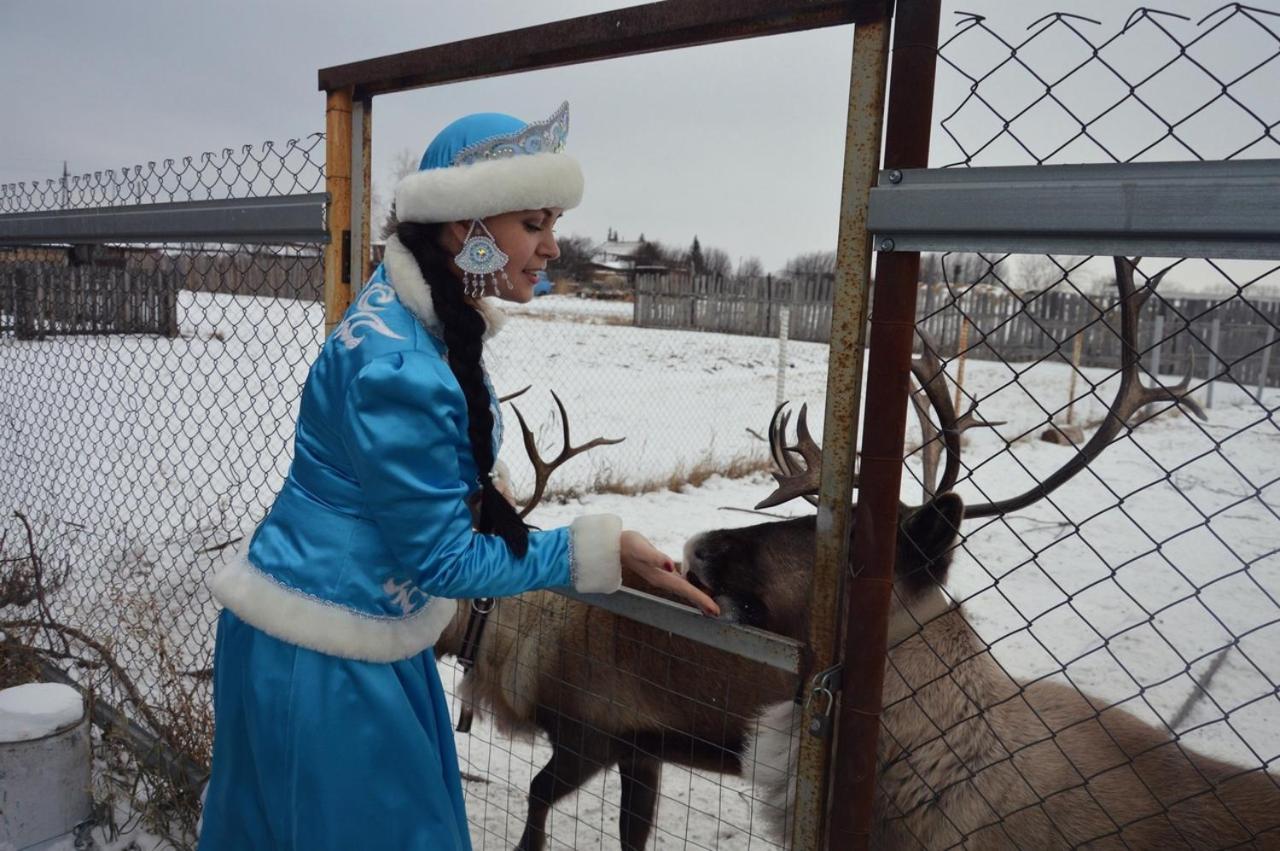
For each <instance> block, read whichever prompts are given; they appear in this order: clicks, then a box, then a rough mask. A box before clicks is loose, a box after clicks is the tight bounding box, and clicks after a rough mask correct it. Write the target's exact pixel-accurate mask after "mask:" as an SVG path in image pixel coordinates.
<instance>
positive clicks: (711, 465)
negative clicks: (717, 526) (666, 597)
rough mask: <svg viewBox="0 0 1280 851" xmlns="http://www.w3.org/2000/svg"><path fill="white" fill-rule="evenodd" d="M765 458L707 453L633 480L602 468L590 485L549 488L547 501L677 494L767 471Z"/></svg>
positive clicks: (751, 454)
mask: <svg viewBox="0 0 1280 851" xmlns="http://www.w3.org/2000/svg"><path fill="white" fill-rule="evenodd" d="M770 468H771V467H770V463H769V459H768V457H767V456H765V455H764V454H763V453H754V452H752V453H741V454H738V455H735V456H734V457H732V458H730V459H728V460H723V459H716V458H713V457H711V454H710V452H708V454H707V455H706V456H704V457H703V458H702V459H701V460H699V461H697V462H695V463H693V464H680V465H678V466H676V467H675V468H674V469H673V470H671V471H670V472H667V473H660V474H657V475H653V476H648V477H646V478H643V479H636V478H632V477H627V476H621V475H619V474H618V473H617V472H616V471H614V470H612V469H610V468H603V469H601V470H600V471H599V472H598V473H597V474H596V477H595V479H594V480H592V482H591V484H589V485H587V486H586V487H566V488H556V487H554V486H552V487H549V488H548V489H547V493H546V497H545V498H546V499H548V500H553V501H557V502H561V503H564V502H568V501H570V500H574V499H578V498H580V497H583V496H586V495H588V494H593V493H607V494H618V495H620V496H638V495H640V494H645V493H657V492H658V491H671V492H672V493H680V492H681V491H682V490H684V489H685V488H686V487H695V488H696V487H699V486H701V485H702V484H703V483H705V482H706V481H707V480H708V479H710V478H711V477H713V476H721V477H723V478H726V479H742V478H746V477H747V476H753V475H755V474H756V473H761V472H766V471H768V470H769V469H770Z"/></svg>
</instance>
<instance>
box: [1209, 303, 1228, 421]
mask: <svg viewBox="0 0 1280 851" xmlns="http://www.w3.org/2000/svg"><path fill="white" fill-rule="evenodd" d="M1221 347H1222V317H1220V316H1215V317H1213V324H1212V325H1210V326H1209V389H1208V390H1207V391H1206V393H1205V399H1204V406H1205V407H1206V408H1212V407H1213V388H1214V386H1215V385H1216V384H1217V383H1218V378H1219V377H1220V376H1221V375H1222V374H1223V372H1224V371H1225V370H1224V368H1225V366H1226V364H1224V363H1223V362H1222V358H1220V357H1218V352H1220V351H1221V350H1222V348H1221Z"/></svg>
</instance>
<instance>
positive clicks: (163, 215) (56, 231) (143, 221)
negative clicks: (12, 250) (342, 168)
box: [0, 192, 329, 245]
mask: <svg viewBox="0 0 1280 851" xmlns="http://www.w3.org/2000/svg"><path fill="white" fill-rule="evenodd" d="M328 198H329V196H328V195H327V194H326V193H324V192H313V193H310V194H307V195H274V196H269V197H266V198H233V199H226V200H218V201H178V202H173V203H163V204H135V205H129V206H113V207H94V208H90V209H75V210H44V211H38V212H30V213H6V214H4V215H0V245H39V244H47V243H72V244H84V243H103V242H147V243H157V242H236V243H270V244H280V243H291V242H307V243H324V242H328V241H329V233H328V231H327V230H326V229H325V226H324V222H325V205H326V204H327V203H328Z"/></svg>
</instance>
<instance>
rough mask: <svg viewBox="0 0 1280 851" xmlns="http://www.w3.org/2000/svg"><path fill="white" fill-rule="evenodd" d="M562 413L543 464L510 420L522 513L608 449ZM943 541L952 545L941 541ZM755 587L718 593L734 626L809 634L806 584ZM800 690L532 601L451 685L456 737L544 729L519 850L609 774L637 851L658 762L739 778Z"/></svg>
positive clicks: (783, 676) (608, 620)
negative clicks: (459, 704) (484, 727)
mask: <svg viewBox="0 0 1280 851" xmlns="http://www.w3.org/2000/svg"><path fill="white" fill-rule="evenodd" d="M521 392H523V391H521ZM513 395H518V394H513ZM553 396H554V394H553ZM508 398H510V397H508ZM556 404H557V406H558V407H559V409H560V418H561V425H562V431H563V434H562V439H563V448H562V449H561V451H560V453H559V455H558V456H556V457H555V458H554V459H552V460H551V461H549V462H548V461H544V460H543V459H542V457H541V456H540V454H539V452H538V449H537V446H536V442H535V440H534V437H533V434H532V431H531V430H530V429H529V427H528V425H527V424H526V423H525V420H524V418H523V416H521V414H520V411H519V410H518V409H516V411H515V413H516V417H517V419H518V420H519V422H520V427H521V431H522V433H523V436H524V445H525V450H526V452H527V453H528V454H529V458H530V461H531V463H532V464H533V468H534V477H535V483H534V488H533V496H532V498H531V499H530V500H529V502H528V503H526V504H525V505H524V506H523V507H522V509H521V515H522V516H527V515H528V514H529V513H530V512H531V511H532V510H533V508H534V507H535V506H536V505H537V503H538V501H539V500H540V499H541V497H542V495H543V494H544V492H545V487H546V483H547V480H548V479H549V477H550V476H551V474H552V473H553V472H554V470H555V469H556V468H558V467H559V466H560V465H561V464H563V463H564V462H565V461H567V460H568V459H569V458H572V457H573V456H575V455H577V454H579V453H581V452H583V451H586V450H588V449H590V448H592V447H593V446H598V445H601V444H602V443H606V442H608V441H603V440H601V439H600V438H596V439H595V440H592V441H589V442H588V443H586V444H584V445H582V446H578V447H574V446H572V444H571V441H570V436H569V425H568V417H567V414H566V412H565V409H564V405H563V404H562V403H561V402H560V400H559V398H558V397H557V398H556ZM791 528H794V534H792V535H786V534H782V535H775V536H774V537H773V539H772V541H771V545H770V546H769V547H764V548H761V549H758V550H757V554H758V555H759V557H760V558H761V559H762V560H766V561H779V560H781V559H783V558H784V557H785V555H786V553H787V552H788V550H790V549H792V548H794V547H797V546H802V545H806V544H807V545H808V546H809V547H810V548H812V541H813V534H814V529H813V522H812V518H807V519H805V520H804V521H801V522H800V523H799V524H795V525H794V526H793V527H791ZM946 543H947V544H948V546H949V539H948V540H947V541H946ZM775 548H776V549H775ZM929 552H930V544H929V543H928V542H926V541H923V540H920V541H913V540H912V538H911V532H910V524H908V527H907V531H906V532H904V536H903V547H902V557H903V558H904V560H905V562H906V563H908V564H909V565H911V567H910V568H909V569H910V570H912V571H915V570H923V569H925V567H926V564H925V561H926V560H927V559H928V558H929V557H930V556H928V555H927V553H929ZM939 554H940V551H939V552H938V553H934V555H935V556H936V555H939ZM758 575H759V574H758ZM762 578H763V580H764V581H763V582H762V583H761V584H758V585H756V586H755V587H753V588H752V589H751V590H750V591H749V592H746V591H744V592H743V593H737V592H735V591H734V590H733V589H721V590H720V591H719V592H718V593H717V596H718V597H719V599H720V601H721V603H722V605H723V606H724V607H725V608H726V609H728V610H730V611H731V612H733V615H732V616H731V617H732V619H734V620H737V621H739V622H741V623H745V624H749V625H755V626H766V625H767V626H769V627H770V628H771V629H773V631H775V632H782V633H784V634H787V635H793V636H803V635H805V634H806V632H807V620H806V618H807V612H808V601H807V599H806V594H805V591H806V587H807V586H806V585H804V584H796V583H794V582H791V581H790V579H791V577H788V576H784V575H781V574H779V575H778V576H777V579H778V581H777V582H771V581H769V578H768V577H767V576H762ZM624 579H625V581H626V582H627V584H628V586H630V587H633V588H638V589H639V590H641V591H646V592H648V593H660V592H658V591H657V590H656V589H654V588H652V587H648V586H645V585H643V584H641V583H640V582H639V580H637V579H635V577H632V576H630V575H626V576H625V577H624ZM471 605H472V601H468V600H460V601H458V614H457V616H456V617H455V618H454V620H453V622H452V623H451V624H450V626H449V627H448V628H447V629H446V630H445V631H444V633H443V634H442V635H441V636H440V639H439V640H438V641H437V643H436V646H435V654H436V656H437V658H439V657H442V656H444V655H452V656H459V654H460V653H461V652H462V648H463V643H464V637H465V634H466V627H467V624H468V621H469V619H470V610H471ZM797 686H798V682H797V679H796V677H795V676H794V675H792V674H788V673H786V672H783V671H781V670H779V669H777V668H773V667H771V666H769V665H765V664H763V663H759V662H754V661H751V660H749V659H745V658H743V657H741V656H736V655H734V654H732V653H728V652H725V651H722V650H717V649H715V648H712V647H708V646H706V645H703V644H699V643H697V642H695V641H692V640H690V639H686V638H682V637H681V636H678V635H673V634H671V633H669V632H667V631H665V630H662V629H658V628H656V627H651V626H647V625H645V624H642V623H638V622H636V621H632V620H629V619H627V618H624V617H620V616H618V615H615V614H613V613H612V612H608V611H605V610H603V609H597V608H593V607H591V606H588V605H586V604H584V603H580V602H578V601H576V600H572V599H569V598H567V597H563V596H561V595H559V594H555V593H552V592H548V591H535V592H530V593H526V594H521V595H519V596H517V597H510V598H504V599H500V600H497V601H496V602H495V603H494V607H493V609H492V611H491V612H490V614H489V616H488V625H487V626H486V627H485V631H484V634H483V640H482V641H481V642H480V645H479V649H478V652H477V654H476V656H475V659H474V666H473V667H472V668H471V669H470V670H469V671H468V673H467V674H466V676H465V677H464V678H463V681H462V685H461V687H460V689H459V693H460V696H461V698H462V700H463V702H464V708H463V718H464V720H463V721H462V722H461V723H460V728H465V727H466V726H468V725H467V721H466V719H467V717H468V716H469V714H470V707H478V708H482V709H485V710H488V711H489V712H490V713H491V714H492V716H493V718H494V720H495V722H496V724H497V725H498V727H499V728H500V729H502V730H503V731H505V732H507V733H509V734H531V733H535V732H537V731H539V730H541V731H542V732H543V733H545V734H546V735H547V737H548V738H549V739H550V742H551V749H552V754H551V758H550V760H549V761H548V762H547V764H546V765H545V766H543V768H542V769H541V770H540V771H539V772H538V773H537V774H536V775H535V776H534V778H533V781H532V782H531V784H530V788H529V811H528V815H527V818H526V820H525V827H524V832H523V834H522V836H521V838H520V841H519V844H518V846H517V847H518V848H519V849H522V851H524V849H527V850H528V851H536V849H542V848H544V847H545V843H546V835H545V830H546V821H547V817H548V815H549V813H550V811H551V807H552V806H553V805H554V804H555V803H556V802H557V801H559V800H560V799H561V798H563V797H565V796H566V795H568V794H570V793H572V792H574V791H576V790H577V789H579V788H580V787H581V786H582V785H583V784H584V783H586V782H587V781H588V780H589V779H590V778H591V777H593V776H594V775H595V774H597V773H598V772H599V771H601V770H602V769H607V768H610V767H613V766H617V768H618V772H619V775H620V777H621V793H622V794H621V797H622V800H621V802H620V803H621V807H620V814H619V825H618V827H619V836H620V839H621V845H622V848H623V849H626V850H627V851H640V849H643V848H644V847H645V844H646V843H647V841H648V838H649V833H650V831H651V829H652V825H653V817H654V812H655V808H656V805H657V799H658V790H659V782H660V773H661V766H662V763H664V762H672V763H675V764H678V765H683V766H687V767H690V768H696V769H701V770H705V771H714V772H719V773H724V774H741V773H742V768H743V763H742V758H741V757H742V753H743V752H744V751H745V749H746V746H747V743H748V737H749V732H750V730H751V729H752V727H753V725H754V719H755V717H756V716H757V715H758V714H759V713H760V712H761V711H762V710H763V709H764V708H765V707H767V706H769V705H771V704H774V703H776V702H778V701H784V700H788V699H790V698H791V697H792V696H794V695H795V694H796V691H797Z"/></svg>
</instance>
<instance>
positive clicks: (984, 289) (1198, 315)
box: [917, 284, 1280, 387]
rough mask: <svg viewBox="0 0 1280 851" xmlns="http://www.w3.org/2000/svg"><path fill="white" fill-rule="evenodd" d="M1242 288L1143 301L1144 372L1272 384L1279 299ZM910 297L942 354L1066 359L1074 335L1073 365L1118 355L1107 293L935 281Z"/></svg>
mask: <svg viewBox="0 0 1280 851" xmlns="http://www.w3.org/2000/svg"><path fill="white" fill-rule="evenodd" d="M1247 295H1248V292H1247V290H1246V291H1244V292H1242V293H1241V294H1239V295H1236V296H1232V297H1221V298H1188V297H1168V298H1166V297H1164V296H1159V295H1157V296H1156V297H1153V298H1151V299H1148V301H1147V304H1146V305H1145V306H1144V308H1143V311H1142V315H1141V317H1140V321H1139V329H1138V333H1139V339H1138V345H1139V350H1140V352H1141V353H1142V363H1143V366H1144V368H1145V369H1146V371H1148V372H1150V373H1153V374H1156V373H1160V374H1165V375H1176V376H1182V375H1188V374H1190V375H1191V376H1192V377H1193V378H1198V379H1205V378H1209V377H1211V376H1222V377H1226V376H1227V375H1229V376H1230V377H1231V378H1233V379H1234V380H1236V381H1238V382H1240V383H1241V384H1244V385H1246V386H1252V387H1256V386H1259V385H1264V386H1269V387H1277V386H1280V355H1278V354H1277V353H1276V349H1277V348H1278V347H1277V346H1276V342H1277V338H1278V336H1280V332H1278V331H1277V328H1278V327H1280V301H1270V300H1267V301H1263V300H1254V299H1249V298H1248V297H1247ZM918 304H919V310H918V314H917V316H918V320H917V321H918V324H919V327H920V328H922V329H923V330H924V331H925V333H926V334H928V336H929V338H930V340H931V341H932V342H933V343H934V345H936V347H937V349H938V354H940V355H942V356H943V357H954V356H956V355H957V354H958V353H959V352H960V350H961V349H962V348H963V349H965V350H966V352H967V353H966V355H965V356H966V357H971V358H975V359H978V360H1001V361H1009V362H1015V363H1016V362H1024V363H1025V362H1032V361H1037V360H1041V359H1043V358H1046V357H1054V358H1059V359H1062V360H1065V361H1071V360H1072V359H1073V358H1074V357H1075V348H1076V339H1075V338H1076V336H1077V334H1079V335H1080V337H1081V339H1080V345H1079V348H1080V353H1079V363H1080V365H1081V366H1099V367H1113V368H1114V367H1118V365H1119V363H1120V336H1119V327H1120V309H1119V307H1118V305H1117V304H1116V298H1115V296H1112V295H1108V296H1107V297H1105V298H1103V297H1098V296H1086V295H1082V294H1081V293H1078V292H1075V291H1070V290H1050V291H1047V292H1041V293H1035V294H1017V293H1014V292H1012V291H1010V290H1008V289H1006V288H1005V287H1003V286H998V285H997V286H985V285H983V286H976V287H972V288H955V289H953V290H951V291H948V289H947V288H946V287H945V286H944V285H942V284H933V285H928V284H922V285H921V289H920V296H919V301H918ZM1082 329H1083V330H1082ZM918 346H919V343H918V342H917V348H918Z"/></svg>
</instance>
